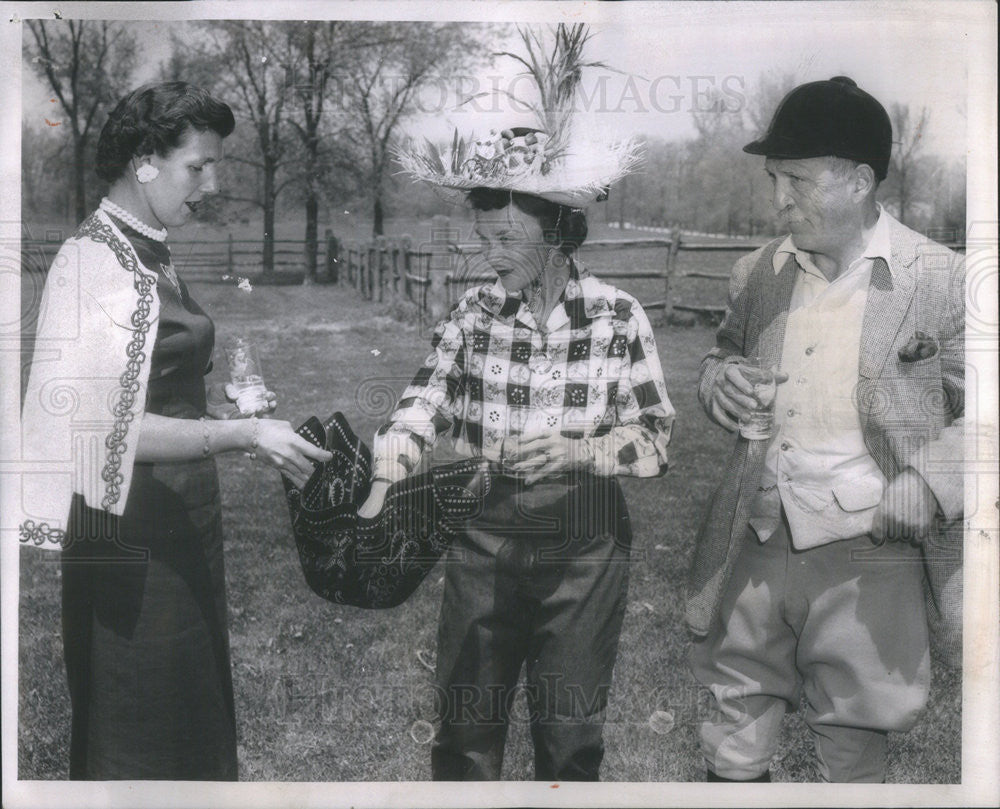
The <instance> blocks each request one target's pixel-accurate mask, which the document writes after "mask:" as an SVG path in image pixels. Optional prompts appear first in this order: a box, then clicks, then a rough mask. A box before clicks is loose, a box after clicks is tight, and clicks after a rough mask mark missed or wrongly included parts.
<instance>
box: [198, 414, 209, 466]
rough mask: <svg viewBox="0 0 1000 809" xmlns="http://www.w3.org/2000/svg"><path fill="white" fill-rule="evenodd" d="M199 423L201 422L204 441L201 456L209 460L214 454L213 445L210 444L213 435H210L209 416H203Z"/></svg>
mask: <svg viewBox="0 0 1000 809" xmlns="http://www.w3.org/2000/svg"><path fill="white" fill-rule="evenodd" d="M198 421H200V422H201V437H202V441H203V444H202V447H201V456H202V457H203V458H207V457H208V456H209V455H211V454H212V445H211V443H210V442H209V439H210V438H211V433H209V430H208V416H202V417H201V418H200V419H198Z"/></svg>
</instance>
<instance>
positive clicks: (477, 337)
mask: <svg viewBox="0 0 1000 809" xmlns="http://www.w3.org/2000/svg"><path fill="white" fill-rule="evenodd" d="M545 326H546V328H545V329H544V331H543V330H541V329H539V327H538V324H537V322H536V320H535V318H534V316H533V315H532V313H531V312H530V311H529V309H528V307H527V305H526V304H525V302H524V301H523V300H522V299H521V298H520V296H519V295H516V294H514V295H512V294H509V293H507V291H506V290H505V289H504V287H503V285H502V284H501V283H500V281H499V280H498V281H496V282H495V283H492V284H485V285H483V286H480V287H477V288H473V289H470V290H469V291H467V292H466V294H465V295H464V296H463V298H462V300H461V301H460V302H459V303H458V305H457V306H456V307H455V308H454V310H453V311H452V313H451V316H450V317H449V318H448V319H446V320H444V321H443V322H441V323H440V324H439V325H438V327H437V329H436V330H435V333H434V338H433V341H432V345H431V353H430V354H429V355H428V356H427V359H426V360H425V361H424V364H423V367H422V368H421V369H420V370H419V371H418V372H417V374H416V376H415V377H414V379H413V381H412V383H411V384H410V385H409V387H407V388H406V390H405V391H404V392H403V395H402V397H401V398H400V400H399V403H398V405H397V407H396V409H395V411H394V412H393V414H392V416H391V417H390V420H389V422H388V423H387V424H385V425H383V427H382V428H380V429H379V431H378V433H377V435H376V436H375V442H374V448H375V453H374V454H375V472H374V474H375V477H381V478H385V479H387V480H390V481H396V480H400V479H402V478H403V477H405V476H406V474H407V473H408V472H410V471H412V470H413V469H414V468H415V467H416V465H417V463H418V462H419V459H420V456H421V454H422V453H423V451H424V449H425V448H427V447H429V446H431V445H433V444H434V442H435V440H436V437H437V435H438V434H439V433H440V432H442V431H444V430H445V429H447V428H448V427H449V426H450V427H451V428H452V435H453V437H454V439H455V450H456V451H457V452H458V454H460V455H463V456H467V457H484V458H486V459H488V460H491V461H501V460H502V459H503V458H504V454H503V450H504V443H505V441H508V442H509V441H510V439H513V438H516V437H518V436H534V435H539V434H552V433H554V432H558V433H559V434H561V435H562V436H564V437H566V438H587V439H589V443H590V445H591V447H592V449H593V450H594V456H595V458H594V463H595V471H596V472H597V474H600V475H606V476H607V475H633V476H637V477H652V476H656V475H659V474H662V473H663V472H665V471H666V468H667V444H668V443H669V441H670V430H671V426H672V424H673V419H674V409H673V407H672V406H671V404H670V400H669V398H668V397H667V389H666V386H665V384H664V381H663V371H662V369H661V367H660V360H659V355H658V354H657V351H656V343H655V340H654V338H653V332H652V329H651V327H650V325H649V321H648V319H647V318H646V315H645V313H644V312H643V310H642V308H641V306H640V305H639V303H638V302H637V301H636V300H635V299H634V298H633V297H632V296H631V295H628V294H627V293H625V292H622V291H621V290H618V289H616V288H615V287H613V286H611V285H610V284H606V283H604V282H602V281H600V280H598V279H597V278H595V277H593V276H591V275H590V274H589V273H588V272H587V271H586V270H585V269H584V268H583V267H581V266H580V265H579V264H577V263H575V262H574V263H573V265H572V268H571V276H570V279H569V281H568V283H567V285H566V289H565V290H564V292H563V295H562V297H561V298H560V302H559V304H557V305H556V306H555V307H554V309H553V310H552V312H551V313H550V315H549V318H548V320H547V322H546V324H545ZM515 443H516V442H515Z"/></svg>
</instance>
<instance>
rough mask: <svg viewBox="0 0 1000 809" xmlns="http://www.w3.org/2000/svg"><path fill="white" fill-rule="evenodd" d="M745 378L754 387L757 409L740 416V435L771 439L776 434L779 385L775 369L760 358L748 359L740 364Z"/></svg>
mask: <svg viewBox="0 0 1000 809" xmlns="http://www.w3.org/2000/svg"><path fill="white" fill-rule="evenodd" d="M739 369H740V372H741V373H742V374H743V378H744V379H745V380H746V381H747V382H749V383H750V384H751V385H753V397H754V399H755V400H756V401H757V405H756V407H753V408H751V409H750V410H748V411H747V412H746V413H744V414H743V415H742V416H740V435H742V436H743V437H744V438H749V439H751V440H760V439H766V438H770V437H771V435H772V433H773V432H774V397H775V394H776V393H777V384H776V382H775V378H774V369H773V368H770V367H768V365H767V364H766V363H765V362H764V361H763V360H762V359H761V358H760V357H748V358H747V359H745V360H743V361H742V362H740V364H739Z"/></svg>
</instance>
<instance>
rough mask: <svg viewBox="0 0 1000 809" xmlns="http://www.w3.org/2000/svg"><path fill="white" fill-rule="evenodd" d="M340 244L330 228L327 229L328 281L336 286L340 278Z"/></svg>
mask: <svg viewBox="0 0 1000 809" xmlns="http://www.w3.org/2000/svg"><path fill="white" fill-rule="evenodd" d="M339 252H340V244H339V243H338V241H337V238H336V237H335V236H334V235H333V231H332V230H330V228H327V229H326V281H327V283H330V284H336V283H337V281H338V280H339V276H340V262H339V261H338V259H339V258H340V257H339V255H338V253H339Z"/></svg>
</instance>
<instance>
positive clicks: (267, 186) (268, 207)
mask: <svg viewBox="0 0 1000 809" xmlns="http://www.w3.org/2000/svg"><path fill="white" fill-rule="evenodd" d="M274 173H275V169H274V166H272V165H270V163H269V164H268V165H265V166H264V255H263V265H264V277H265V278H271V277H272V276H273V275H274V197H275V194H274Z"/></svg>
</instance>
